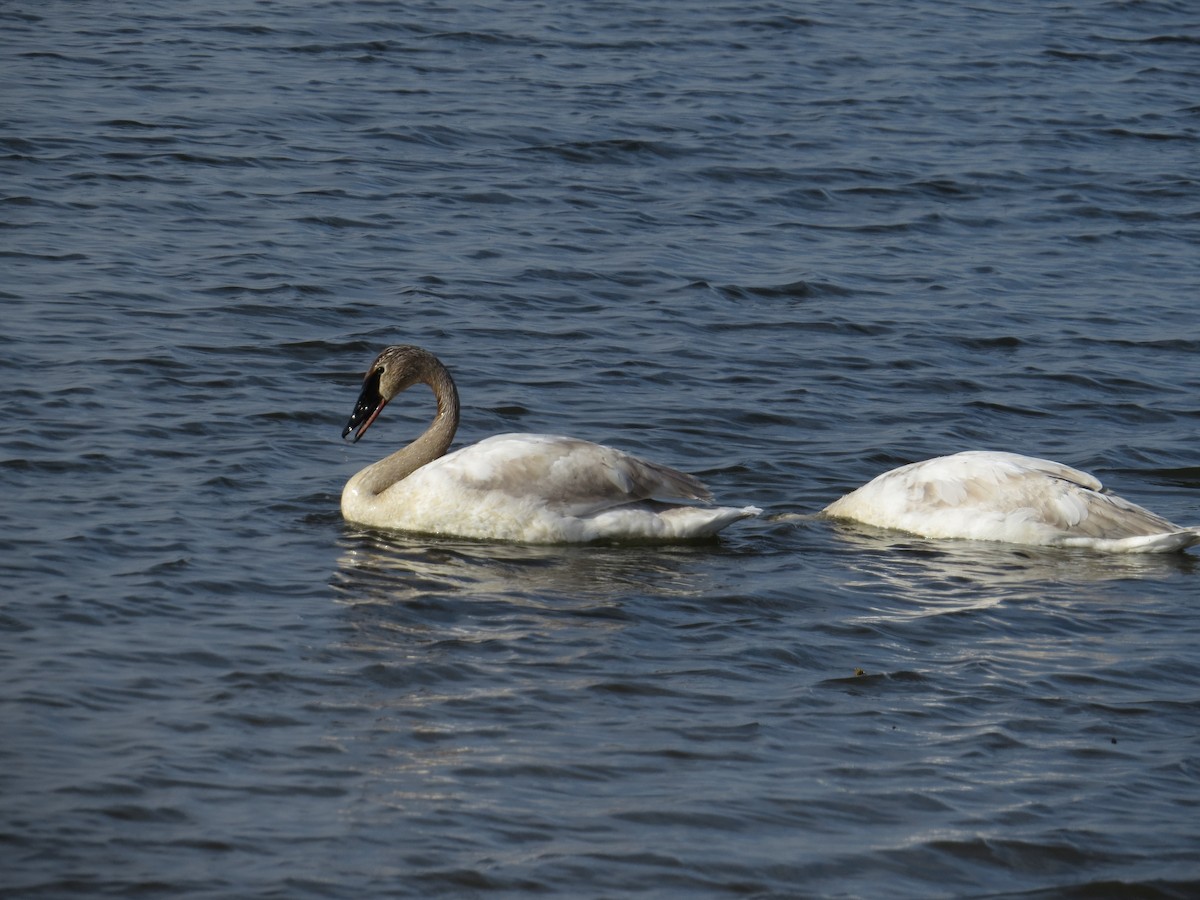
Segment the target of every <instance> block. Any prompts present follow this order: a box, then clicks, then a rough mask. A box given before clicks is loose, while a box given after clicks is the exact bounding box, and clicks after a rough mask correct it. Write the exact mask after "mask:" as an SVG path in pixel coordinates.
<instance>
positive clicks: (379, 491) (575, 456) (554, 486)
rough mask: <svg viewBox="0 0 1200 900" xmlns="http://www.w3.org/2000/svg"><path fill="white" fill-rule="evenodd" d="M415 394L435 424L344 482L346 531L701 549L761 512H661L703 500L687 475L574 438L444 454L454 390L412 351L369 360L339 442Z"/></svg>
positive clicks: (492, 444) (439, 370)
mask: <svg viewBox="0 0 1200 900" xmlns="http://www.w3.org/2000/svg"><path fill="white" fill-rule="evenodd" d="M417 383H425V384H428V385H429V386H430V387H431V388H432V389H433V392H434V395H435V396H436V397H437V401H438V414H437V416H436V418H435V419H434V421H433V423H432V424H431V425H430V426H429V428H428V429H426V431H425V433H424V434H422V435H421V436H420V437H419V438H417V440H415V441H413V442H412V443H411V444H409V445H408V446H407V447H403V448H401V449H400V450H398V451H397V452H395V453H393V454H391V455H390V456H388V457H386V458H384V459H382V460H380V461H379V462H377V463H374V464H372V465H370V466H367V467H366V468H365V469H363V470H362V471H361V472H359V473H358V474H356V475H355V476H354V477H353V478H351V479H350V480H349V481H348V482H347V483H346V487H345V489H344V490H343V491H342V514H343V516H344V517H345V518H346V519H348V520H349V521H352V522H358V523H360V524H363V525H372V526H377V527H383V528H395V529H400V530H403V531H414V532H423V533H429V534H445V535H455V536H459V537H471V538H488V539H494V540H504V541H522V542H528V543H558V542H572V543H574V542H580V541H595V540H660V541H662V540H685V539H690V538H702V537H708V536H711V535H714V534H716V533H717V532H718V531H720V530H721V529H722V528H724V527H725V526H727V525H729V524H731V523H733V522H736V521H738V520H739V519H745V518H749V517H751V516H756V515H758V514H759V513H760V512H761V510H759V509H757V508H756V507H753V506H746V507H711V506H692V505H683V504H679V503H670V502H666V501H678V500H697V501H709V500H711V499H712V495H711V494H710V493H709V492H708V489H707V488H705V487H704V485H703V484H701V483H700V482H699V481H698V480H697V479H695V478H693V477H692V476H691V475H687V474H685V473H683V472H678V471H676V470H674V469H671V468H668V467H667V466H663V465H659V464H658V463H653V462H649V461H647V460H643V459H639V458H638V457H635V456H631V455H630V454H628V453H623V452H621V451H620V450H615V449H613V448H611V447H605V446H603V445H601V444H594V443H591V442H590V441H582V440H578V439H575V438H569V437H560V436H557V435H548V434H501V435H496V436H495V437H490V438H487V439H486V440H482V441H480V442H479V443H477V444H473V445H471V446H468V447H464V448H462V449H461V450H456V451H455V452H453V453H449V454H446V450H447V448H448V447H449V445H450V442H451V440H452V439H453V437H454V432H455V431H456V430H457V427H458V420H459V403H458V391H457V389H456V388H455V386H454V381H453V379H452V378H451V377H450V373H449V372H448V371H447V370H446V368H445V366H443V365H442V363H441V362H440V361H439V360H438V359H437V358H436V357H434V356H433V355H432V354H430V353H428V352H427V351H425V350H422V349H420V348H419V347H412V346H397V347H389V348H387V349H386V350H384V351H383V352H382V353H381V354H380V355H379V356H378V357H377V358H376V360H375V362H374V363H372V364H371V368H370V369H369V370H368V371H367V374H366V376H365V378H364V379H363V389H362V393H361V394H360V395H359V398H358V402H357V404H356V406H355V410H354V414H353V415H352V416H351V417H350V422H349V424H348V425H347V426H346V428H345V430H344V431H343V432H342V436H343V437H345V436H346V435H348V434H349V433H350V432H351V431H352V430H353V429H354V428H356V427H357V428H358V431H357V434H356V435H355V438H354V439H355V440H356V441H357V440H358V439H359V438H360V437H362V435H363V433H364V432H366V430H367V428H368V427H370V425H371V423H372V422H374V421H375V418H376V417H377V416H378V415H379V412H380V410H381V409H382V408H383V406H384V404H386V403H387V402H388V401H389V400H391V399H392V398H393V397H394V396H396V395H397V394H399V393H401V392H402V391H404V390H406V389H407V388H409V387H411V386H412V385H413V384H417ZM443 454H445V455H443Z"/></svg>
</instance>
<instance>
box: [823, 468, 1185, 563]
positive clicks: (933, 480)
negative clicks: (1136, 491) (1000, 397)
mask: <svg viewBox="0 0 1200 900" xmlns="http://www.w3.org/2000/svg"><path fill="white" fill-rule="evenodd" d="M824 513H825V514H827V515H829V516H833V517H837V518H844V519H852V520H855V521H858V522H864V523H866V524H869V525H875V526H878V527H882V528H894V529H898V530H901V531H908V532H911V533H913V534H918V535H921V536H923V537H928V538H967V539H973V540H992V541H1006V542H1010V543H1017V544H1041V545H1055V546H1070V547H1091V548H1093V549H1098V550H1105V551H1109V552H1147V551H1166V550H1177V549H1182V548H1183V547H1186V546H1189V545H1190V544H1193V543H1200V533H1195V532H1194V531H1193V530H1192V529H1186V528H1181V527H1180V526H1178V525H1175V524H1174V523H1172V522H1170V521H1168V520H1167V519H1165V518H1163V517H1162V516H1160V515H1158V514H1156V513H1153V512H1151V511H1150V510H1148V509H1144V508H1142V507H1140V506H1138V505H1137V504H1134V503H1131V502H1129V501H1128V500H1125V499H1124V498H1122V497H1118V496H1116V495H1115V494H1111V493H1108V492H1107V491H1105V490H1104V487H1103V485H1102V484H1101V483H1100V481H1099V480H1098V479H1096V478H1095V477H1094V476H1093V475H1090V474H1088V473H1087V472H1082V471H1080V470H1078V469H1073V468H1071V467H1070V466H1066V465H1063V464H1062V463H1057V462H1054V461H1052V460H1046V459H1038V458H1036V457H1030V456H1021V455H1019V454H1016V453H1001V452H994V451H981V450H976V451H966V452H963V453H956V454H954V455H952V456H942V457H937V458H935V459H929V460H925V461H923V462H917V463H911V464H909V465H906V466H901V467H900V468H898V469H893V470H892V471H890V472H885V473H884V474H882V475H880V476H878V477H876V478H875V479H873V480H872V481H870V482H868V483H867V484H865V485H863V486H862V487H860V488H858V489H857V490H855V491H852V492H851V493H849V494H847V495H846V496H844V497H842V498H840V499H839V500H836V501H834V502H833V503H831V504H829V506H827V507H826V508H825V509H824Z"/></svg>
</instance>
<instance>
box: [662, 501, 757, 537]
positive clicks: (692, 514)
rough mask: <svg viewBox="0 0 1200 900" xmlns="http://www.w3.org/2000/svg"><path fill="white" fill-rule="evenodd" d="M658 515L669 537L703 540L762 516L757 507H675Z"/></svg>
mask: <svg viewBox="0 0 1200 900" xmlns="http://www.w3.org/2000/svg"><path fill="white" fill-rule="evenodd" d="M659 515H660V517H661V519H662V523H663V526H664V528H665V530H666V532H667V534H668V535H669V536H671V537H677V538H703V537H712V536H713V535H715V534H716V533H717V532H719V531H721V530H722V529H723V528H726V527H728V526H730V525H732V524H733V523H734V522H740V521H741V520H742V519H753V518H754V517H755V516H759V515H762V510H761V509H759V508H758V507H757V506H676V507H672V508H671V509H667V510H664V511H663V512H661V513H660V514H659Z"/></svg>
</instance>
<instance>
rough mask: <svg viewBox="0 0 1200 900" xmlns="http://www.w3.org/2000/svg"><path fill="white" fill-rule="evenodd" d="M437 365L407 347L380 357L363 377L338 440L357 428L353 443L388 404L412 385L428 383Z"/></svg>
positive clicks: (392, 349)
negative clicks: (361, 384)
mask: <svg viewBox="0 0 1200 900" xmlns="http://www.w3.org/2000/svg"><path fill="white" fill-rule="evenodd" d="M437 365H438V362H437V360H436V359H435V358H434V357H433V356H432V355H431V354H430V353H429V352H428V351H426V350H422V349H421V348H420V347H413V346H411V345H408V344H404V345H398V346H395V347H388V348H387V349H386V350H384V351H383V352H382V353H380V354H379V355H378V356H377V357H375V361H374V362H373V363H371V367H370V368H369V369H367V373H366V375H364V376H363V386H362V390H361V391H360V392H359V395H358V400H357V401H355V403H354V412H353V413H351V414H350V421H349V422H347V423H346V427H345V428H343V429H342V437H343V438H345V437H347V436H348V435H349V434H350V432H351V431H354V429H356V428H357V429H358V431H356V432H355V434H354V442H355V443H357V442H358V440H359V438H361V437H362V436H363V435H364V434H366V433H367V429H368V428H370V427H371V424H372V423H373V422H374V421H375V420H376V419H377V418H379V414H380V413H381V412H383V408H384V406H386V405H387V402H388V401H389V400H391V399H392V398H393V397H395V396H396V395H397V394H401V393H403V392H404V391H406V390H408V389H409V388H410V387H412V386H413V385H414V384H417V383H419V382H422V381H428V380H429V373H430V370H431V367H433V366H437Z"/></svg>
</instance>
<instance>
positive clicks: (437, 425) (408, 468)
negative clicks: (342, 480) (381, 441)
mask: <svg viewBox="0 0 1200 900" xmlns="http://www.w3.org/2000/svg"><path fill="white" fill-rule="evenodd" d="M416 381H417V382H424V383H425V384H427V385H429V387H430V388H432V389H433V395H434V396H435V397H436V398H437V407H438V408H437V415H436V416H434V417H433V421H432V422H431V423H430V424H429V427H428V428H426V429H425V432H424V433H423V434H422V435H421V436H420V437H419V438H417V439H416V440H415V441H413V442H412V443H411V444H408V445H407V446H405V447H401V448H400V449H399V450H397V451H396V452H395V453H392V454H391V455H389V456H385V457H384V458H383V459H381V460H379V462H377V463H372V464H371V465H369V466H367V467H366V468H365V469H363V470H362V471H361V472H359V473H358V474H357V475H355V476H354V477H353V478H352V479H351V480H350V484H348V485H347V488H349V487H351V486H353V487H356V488H358V490H359V491H361V492H363V493H366V494H369V495H375V494H382V493H383V492H384V491H386V490H387V489H388V488H390V487H391V486H392V485H393V484H396V483H397V482H400V481H403V480H404V479H405V478H407V477H408V476H409V475H411V474H412V473H413V472H415V471H416V470H417V469H419V468H421V466H423V465H426V464H427V463H430V462H433V461H434V460H435V459H437V458H438V457H439V456H441V455H442V454H444V453H445V452H446V450H447V449H449V447H450V442H451V441H453V440H454V433H455V432H456V431H458V418H459V404H458V388H457V387H455V386H454V379H453V378H451V377H450V372H449V371H448V370H447V369H446V367H445V366H443V365H442V364H441V362H440V361H439V360H438V359H437V358H436V357H434V356H432V355H429V356H427V357H426V358H425V360H423V365H422V367H421V371H420V374H419V375H418V376H417V378H416Z"/></svg>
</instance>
